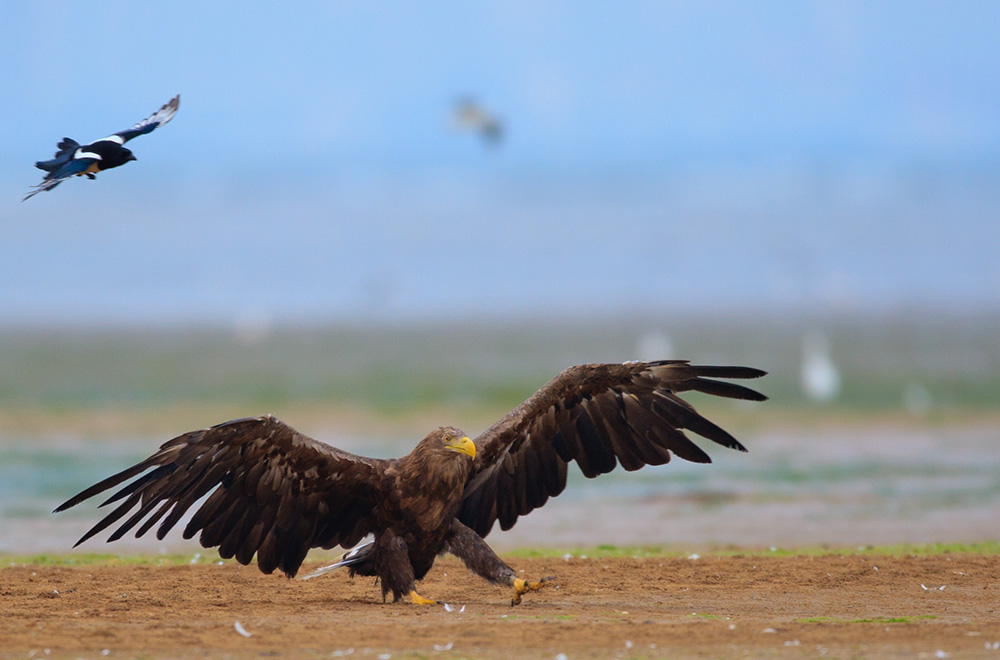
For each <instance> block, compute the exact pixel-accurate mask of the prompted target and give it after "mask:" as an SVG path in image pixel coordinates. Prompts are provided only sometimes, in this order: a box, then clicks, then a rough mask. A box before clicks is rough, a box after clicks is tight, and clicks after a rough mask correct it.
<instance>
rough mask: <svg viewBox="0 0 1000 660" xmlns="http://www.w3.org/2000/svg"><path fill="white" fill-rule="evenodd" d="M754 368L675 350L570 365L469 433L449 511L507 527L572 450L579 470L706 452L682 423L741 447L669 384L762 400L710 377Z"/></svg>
mask: <svg viewBox="0 0 1000 660" xmlns="http://www.w3.org/2000/svg"><path fill="white" fill-rule="evenodd" d="M764 374H765V372H763V371H760V370H758V369H751V368H748V367H703V366H693V365H690V364H688V363H687V362H686V361H678V360H668V361H661V362H629V363H625V364H584V365H579V366H576V367H570V368H569V369H566V370H565V371H563V372H562V373H561V374H559V375H558V376H556V377H555V378H553V379H552V380H551V381H549V383H548V384H546V385H545V387H543V388H542V389H540V390H539V391H538V392H536V393H535V394H534V395H532V396H531V397H530V398H529V399H528V400H527V401H525V402H524V403H522V404H521V405H520V406H518V407H517V408H515V409H514V410H512V411H511V412H510V413H508V414H507V415H506V416H505V417H504V418H503V419H502V420H500V421H499V422H497V423H496V424H494V425H493V426H492V427H490V428H489V429H487V430H486V431H485V432H484V433H483V434H482V435H480V436H479V437H478V438H476V440H475V443H476V447H477V450H478V456H477V458H476V464H475V468H474V472H473V474H472V476H471V477H470V478H469V483H468V485H467V486H466V489H465V495H464V499H463V501H462V508H461V510H460V512H459V519H460V520H461V521H462V522H463V523H464V524H466V525H468V526H469V527H471V528H472V529H474V530H475V531H476V532H477V533H478V534H479V535H480V536H486V535H487V534H488V533H489V531H490V529H491V528H492V527H493V523H494V522H495V521H497V520H499V521H500V528H501V529H504V530H506V529H510V528H511V527H512V526H513V525H514V522H515V521H516V520H517V518H518V516H523V515H525V514H526V513H528V512H529V511H532V510H533V509H536V508H538V507H540V506H542V505H543V504H545V502H546V500H548V499H549V497H554V496H556V495H558V494H559V493H561V492H562V491H563V489H564V488H565V487H566V466H567V464H568V463H569V462H570V461H573V460H575V461H576V462H577V463H578V464H579V466H580V470H581V471H582V472H583V474H584V475H585V476H587V477H596V476H597V475H599V474H604V473H606V472H610V471H611V470H613V469H614V468H615V465H617V463H619V462H620V463H621V465H622V467H624V468H625V469H626V470H638V469H639V468H641V467H643V466H644V465H662V464H663V463H666V462H667V461H669V460H670V454H671V453H674V454H676V455H677V456H679V457H680V458H683V459H686V460H689V461H695V462H699V463H708V462H711V459H710V458H709V457H708V455H707V454H706V453H705V452H703V451H702V450H701V449H700V448H699V447H698V446H697V445H695V444H694V443H693V442H691V441H690V440H689V439H688V438H687V437H686V436H685V435H684V433H683V429H687V430H689V431H692V432H694V433H697V434H698V435H700V436H703V437H705V438H708V439H709V440H712V441H714V442H717V443H719V444H721V445H724V446H726V447H730V448H733V449H738V450H740V451H746V450H745V449H744V448H743V446H742V445H741V444H740V443H739V442H737V440H736V439H735V438H734V437H733V436H731V435H730V434H729V433H727V432H726V431H724V430H723V429H721V428H719V427H718V426H716V425H715V424H713V423H712V422H710V421H708V420H707V419H705V418H704V417H702V416H701V415H699V414H698V413H697V411H695V409H694V408H693V407H692V406H691V405H690V404H688V403H687V402H686V401H684V400H683V399H681V398H680V397H679V396H678V393H680V392H686V391H688V390H695V391H698V392H704V393H706V394H714V395H717V396H723V397H729V398H735V399H749V400H752V401H762V400H765V399H766V398H767V397H765V396H764V395H762V394H760V393H758V392H756V391H754V390H752V389H750V388H747V387H744V386H742V385H736V384H734V383H727V382H723V381H718V380H712V378H758V377H760V376H763V375H764Z"/></svg>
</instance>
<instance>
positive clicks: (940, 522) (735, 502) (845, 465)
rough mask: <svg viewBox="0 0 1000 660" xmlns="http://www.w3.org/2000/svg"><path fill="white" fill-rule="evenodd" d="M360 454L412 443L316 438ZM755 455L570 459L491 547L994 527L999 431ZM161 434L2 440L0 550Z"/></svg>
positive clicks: (784, 441)
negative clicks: (582, 466) (653, 462)
mask: <svg viewBox="0 0 1000 660" xmlns="http://www.w3.org/2000/svg"><path fill="white" fill-rule="evenodd" d="M322 439H323V440H324V441H326V442H329V443H332V444H335V445H337V446H339V447H342V448H344V449H347V450H349V451H354V452H358V453H367V454H371V455H380V456H390V455H398V454H401V453H405V452H406V451H408V450H409V448H410V447H409V441H398V442H397V441H393V440H384V441H382V442H381V443H379V444H376V445H374V446H373V445H372V443H371V441H370V440H365V441H362V440H360V439H358V438H349V437H322ZM741 439H743V440H744V441H745V443H744V444H746V445H747V446H748V447H749V448H750V453H748V454H740V453H737V452H733V451H729V450H725V449H723V448H721V447H710V446H707V445H709V444H710V443H707V442H702V443H701V444H702V446H703V447H704V448H705V449H706V450H708V451H709V453H710V454H711V455H712V457H713V459H714V460H715V463H714V464H712V465H696V464H692V463H686V462H683V461H679V460H678V461H674V462H672V463H670V464H668V465H665V466H660V467H656V468H644V469H643V470H640V471H638V472H634V473H626V472H624V471H623V470H620V469H619V470H616V471H614V472H612V473H611V474H608V475H603V476H602V477H600V478H598V479H593V480H588V479H585V478H583V477H582V476H581V475H580V474H579V472H578V471H575V470H574V468H571V476H570V483H569V485H568V487H567V489H566V491H565V492H564V493H563V494H562V495H561V496H559V497H558V498H556V499H553V500H550V501H549V502H548V503H547V504H546V505H545V506H544V507H543V508H541V509H538V510H536V511H534V512H532V513H531V514H530V515H528V516H525V517H523V518H521V519H520V520H519V521H518V523H517V525H516V526H515V527H514V528H513V529H512V530H510V531H508V532H502V533H501V532H500V531H499V528H495V529H494V531H493V533H492V534H491V535H490V537H489V540H490V543H491V544H492V545H494V546H495V547H497V548H498V549H511V548H516V547H523V546H540V545H543V546H567V547H568V546H575V545H585V546H593V545H596V544H603V543H608V544H615V545H633V544H642V545H660V544H674V545H681V546H685V545H690V546H705V545H740V546H745V545H750V546H758V547H768V546H779V547H790V546H798V545H807V544H808V545H812V544H830V545H835V546H843V545H851V546H853V545H866V544H875V543H879V544H882V543H930V542H939V541H940V542H973V541H983V540H992V539H997V538H998V537H1000V469H998V466H1000V429H998V428H995V427H992V426H969V427H961V428H920V427H907V428H899V427H887V426H881V425H878V426H876V425H873V426H870V427H852V428H840V429H837V428H826V429H822V430H809V431H801V430H771V431H763V432H760V433H759V434H757V435H749V436H747V435H746V434H742V435H741ZM162 441H163V438H155V439H154V438H136V439H118V440H115V441H107V440H104V441H97V440H94V439H92V438H86V437H65V436H59V437H31V436H21V437H12V438H11V437H8V438H4V439H3V440H0V529H2V530H3V533H2V534H0V552H6V553H14V552H16V553H40V552H66V551H69V550H70V549H71V548H72V546H73V543H75V542H76V539H78V538H79V537H80V535H81V534H82V533H83V532H84V531H86V529H87V528H88V527H89V526H91V525H93V524H94V523H95V522H97V521H98V520H99V519H100V512H99V511H98V510H97V508H96V507H97V504H98V503H99V500H94V501H92V502H88V503H85V504H83V505H80V506H78V507H76V508H74V509H72V510H70V511H68V512H64V513H61V514H58V515H53V514H52V513H50V512H51V511H52V509H53V508H55V507H56V506H57V505H58V504H59V503H60V502H62V501H63V500H65V499H66V498H68V497H69V496H71V495H73V494H74V493H76V492H78V491H79V490H81V489H83V488H85V487H86V486H89V485H90V484H93V483H96V482H97V481H99V480H100V479H102V478H104V477H106V476H108V475H109V474H111V473H113V472H115V471H117V470H120V469H122V468H124V467H127V466H128V465H131V464H133V463H134V462H136V461H137V460H140V459H142V458H144V457H145V456H147V455H149V454H150V453H151V452H152V451H153V450H154V449H155V448H156V447H157V446H158V445H159V444H160V443H161V442H162ZM180 527H182V525H179V526H178V528H176V529H175V530H173V531H172V532H171V534H170V535H169V536H168V537H167V539H165V541H163V542H160V541H157V540H156V539H155V538H151V539H147V538H144V539H141V540H138V541H137V540H135V539H124V540H122V541H119V542H116V543H115V544H114V545H111V546H108V545H105V544H104V543H103V542H102V541H101V539H103V538H106V536H107V534H108V533H104V534H103V535H99V536H98V537H97V538H95V539H93V540H90V541H88V542H87V543H86V544H84V545H83V546H82V547H81V548H80V550H81V551H89V552H106V551H112V552H116V551H117V552H131V551H140V550H141V551H191V552H192V553H194V552H197V551H198V550H200V547H199V546H198V545H197V542H196V541H193V540H192V541H184V540H182V539H181V535H180Z"/></svg>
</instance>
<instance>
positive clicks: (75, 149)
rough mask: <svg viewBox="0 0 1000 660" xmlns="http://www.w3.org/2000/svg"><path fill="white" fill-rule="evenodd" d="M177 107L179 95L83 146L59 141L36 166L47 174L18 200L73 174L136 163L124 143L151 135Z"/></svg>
mask: <svg viewBox="0 0 1000 660" xmlns="http://www.w3.org/2000/svg"><path fill="white" fill-rule="evenodd" d="M180 104H181V95H180V94H178V95H177V96H175V97H174V98H172V99H170V101H168V102H167V103H166V105H164V106H163V107H162V108H160V109H159V110H157V111H156V112H154V113H153V114H151V115H150V116H149V117H147V118H146V119H143V120H142V121H141V122H139V123H138V124H136V125H134V126H132V127H131V128H127V129H125V130H124V131H119V132H117V133H115V134H114V135H109V136H108V137H106V138H103V139H101V140H97V141H96V142H91V143H90V144H86V145H83V146H81V145H80V143H79V142H77V141H76V140H74V139H72V138H68V137H64V138H63V139H62V142H60V143H59V144H58V149H59V151H57V152H56V155H55V157H53V158H52V159H51V160H40V161H38V162H37V163H35V167H37V168H38V169H40V170H45V171H46V172H48V174H46V175H45V178H43V179H42V182H41V183H39V184H38V185H37V186H35V187H34V188H35V189H34V190H32V191H31V192H29V193H28V194H27V195H25V196H24V199H22V200H21V201H22V202H23V201H25V200H26V199H28V198H30V197H33V196H35V195H37V194H38V193H40V192H42V191H43V190H52V189H53V188H55V187H56V186H58V185H59V184H60V183H62V182H63V181H65V180H66V179H68V178H70V177H71V176H73V175H76V176H86V177H87V178H88V179H93V178H94V174H95V173H97V172H101V171H103V170H109V169H111V168H112V167H119V166H121V165H124V164H125V163H127V162H129V161H130V160H135V159H136V158H135V156H134V155H133V154H132V152H131V151H130V150H128V149H126V148H125V146H124V145H125V143H126V142H128V141H129V140H131V139H132V138H135V137H139V136H140V135H145V134H146V133H151V132H152V131H153V130H154V129H155V128H156V127H158V126H162V125H163V124H166V123H167V122H168V121H170V120H171V119H173V118H174V115H175V114H177V108H178V107H180Z"/></svg>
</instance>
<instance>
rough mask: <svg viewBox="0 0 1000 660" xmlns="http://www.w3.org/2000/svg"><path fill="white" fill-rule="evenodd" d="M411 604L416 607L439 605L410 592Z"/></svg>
mask: <svg viewBox="0 0 1000 660" xmlns="http://www.w3.org/2000/svg"><path fill="white" fill-rule="evenodd" d="M410 602H411V603H413V604H414V605H437V601H436V600H433V599H431V598H424V597H423V596H421V595H420V594H418V593H417V592H416V591H414V590H411V591H410Z"/></svg>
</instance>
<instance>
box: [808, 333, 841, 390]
mask: <svg viewBox="0 0 1000 660" xmlns="http://www.w3.org/2000/svg"><path fill="white" fill-rule="evenodd" d="M802 389H803V391H804V392H805V393H806V396H808V397H809V398H810V399H812V400H813V401H820V402H823V403H826V402H828V401H832V400H833V399H834V398H836V396H837V395H838V394H839V393H840V371H839V370H838V369H837V365H836V364H834V362H833V357H832V356H831V354H830V339H829V338H828V337H827V336H826V335H825V334H823V333H822V332H810V333H807V334H806V335H805V337H803V338H802Z"/></svg>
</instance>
